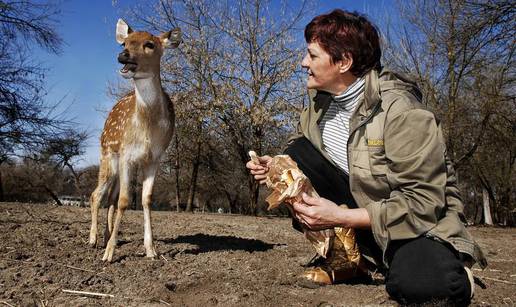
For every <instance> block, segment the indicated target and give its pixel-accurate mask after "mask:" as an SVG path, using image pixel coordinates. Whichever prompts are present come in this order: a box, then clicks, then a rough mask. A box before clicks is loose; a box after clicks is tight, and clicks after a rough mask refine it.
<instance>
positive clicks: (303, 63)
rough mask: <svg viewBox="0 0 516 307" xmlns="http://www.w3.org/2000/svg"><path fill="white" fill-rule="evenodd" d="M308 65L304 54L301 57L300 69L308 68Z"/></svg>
mask: <svg viewBox="0 0 516 307" xmlns="http://www.w3.org/2000/svg"><path fill="white" fill-rule="evenodd" d="M309 64H310V62H309V59H308V54H306V55H305V56H304V57H303V60H302V61H301V67H304V68H308V66H309Z"/></svg>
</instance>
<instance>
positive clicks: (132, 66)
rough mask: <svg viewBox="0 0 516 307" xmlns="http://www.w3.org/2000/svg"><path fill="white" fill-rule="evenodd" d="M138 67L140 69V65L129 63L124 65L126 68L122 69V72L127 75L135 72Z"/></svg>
mask: <svg viewBox="0 0 516 307" xmlns="http://www.w3.org/2000/svg"><path fill="white" fill-rule="evenodd" d="M137 67H138V64H136V63H131V62H128V63H125V64H124V66H123V67H122V68H121V69H120V72H121V73H123V74H126V73H128V72H134V71H135V70H136V68H137Z"/></svg>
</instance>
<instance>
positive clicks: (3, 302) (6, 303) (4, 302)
mask: <svg viewBox="0 0 516 307" xmlns="http://www.w3.org/2000/svg"><path fill="white" fill-rule="evenodd" d="M0 303H2V304H4V305H6V306H10V307H14V305H11V304H9V303H8V302H6V301H0Z"/></svg>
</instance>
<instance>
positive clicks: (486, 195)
mask: <svg viewBox="0 0 516 307" xmlns="http://www.w3.org/2000/svg"><path fill="white" fill-rule="evenodd" d="M482 202H483V204H484V206H483V211H484V223H485V224H486V225H493V219H492V218H491V206H490V205H489V193H488V192H487V189H486V188H485V187H482Z"/></svg>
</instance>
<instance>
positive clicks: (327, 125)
mask: <svg viewBox="0 0 516 307" xmlns="http://www.w3.org/2000/svg"><path fill="white" fill-rule="evenodd" d="M364 84H365V79H364V78H361V79H357V80H356V81H355V82H353V84H351V85H350V86H349V87H348V88H347V89H346V90H345V91H344V92H343V93H342V94H340V95H337V96H333V101H332V102H331V104H330V106H329V108H328V110H327V111H326V113H325V114H324V116H323V118H322V120H321V122H320V123H319V129H320V131H321V135H322V140H323V144H324V148H325V150H326V152H327V153H328V155H329V156H330V158H331V159H332V160H333V162H335V164H336V165H337V166H338V167H339V168H341V169H342V170H344V171H345V172H346V173H348V174H349V167H348V155H347V143H348V138H349V119H350V118H351V115H352V114H353V111H354V110H355V107H356V106H357V104H358V101H359V100H360V98H361V97H362V95H361V94H362V93H363V92H364Z"/></svg>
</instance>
